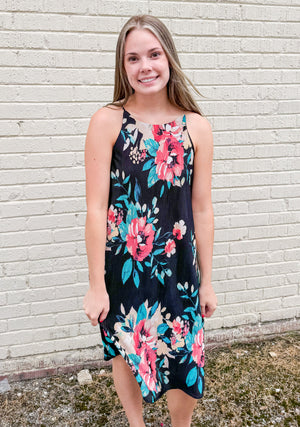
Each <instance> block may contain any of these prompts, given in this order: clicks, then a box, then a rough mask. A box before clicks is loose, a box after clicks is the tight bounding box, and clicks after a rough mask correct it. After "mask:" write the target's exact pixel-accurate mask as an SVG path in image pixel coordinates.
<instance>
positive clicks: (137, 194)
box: [134, 179, 141, 202]
mask: <svg viewBox="0 0 300 427" xmlns="http://www.w3.org/2000/svg"><path fill="white" fill-rule="evenodd" d="M140 194H141V187H140V185H139V183H138V182H137V179H136V180H135V187H134V198H135V201H136V202H138V201H139V197H140Z"/></svg>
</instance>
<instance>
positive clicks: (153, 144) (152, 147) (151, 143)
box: [144, 138, 159, 157]
mask: <svg viewBox="0 0 300 427" xmlns="http://www.w3.org/2000/svg"><path fill="white" fill-rule="evenodd" d="M144 143H145V146H146V148H147V150H148V152H149V155H150V156H151V157H155V156H156V152H157V150H158V149H159V143H158V142H157V141H155V140H154V139H152V138H149V139H145V141H144Z"/></svg>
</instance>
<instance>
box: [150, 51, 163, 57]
mask: <svg viewBox="0 0 300 427" xmlns="http://www.w3.org/2000/svg"><path fill="white" fill-rule="evenodd" d="M160 55H161V53H160V52H153V53H152V55H151V56H152V58H158V57H159V56H160Z"/></svg>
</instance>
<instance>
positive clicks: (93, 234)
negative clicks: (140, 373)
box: [83, 108, 116, 326]
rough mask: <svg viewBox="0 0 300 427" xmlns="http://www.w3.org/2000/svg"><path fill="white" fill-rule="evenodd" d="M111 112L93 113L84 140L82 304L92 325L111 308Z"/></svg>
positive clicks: (114, 138) (112, 126)
mask: <svg viewBox="0 0 300 427" xmlns="http://www.w3.org/2000/svg"><path fill="white" fill-rule="evenodd" d="M112 114H113V113H112V112H111V111H108V109H107V108H102V109H100V110H99V111H97V112H96V113H95V114H94V115H93V116H92V118H91V121H90V124H89V128H88V132H87V136H86V143H85V171H86V203H87V215H86V224H85V242H86V251H87V258H88V267H89V285H90V286H89V290H88V292H87V294H86V296H85V298H84V303H83V307H84V310H85V313H86V315H87V316H88V318H89V319H90V321H91V323H92V325H93V326H96V325H97V323H98V318H99V315H101V317H100V321H103V320H104V319H105V318H106V316H107V313H108V312H109V296H108V293H107V291H106V286H105V280H104V270H105V246H106V227H107V208H108V197H109V186H110V164H111V156H112V148H113V143H114V142H115V140H116V132H115V130H114V129H115V126H114V118H113V117H112ZM108 123H110V126H108V125H107V124H108Z"/></svg>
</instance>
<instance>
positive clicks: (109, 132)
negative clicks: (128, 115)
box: [88, 105, 123, 144]
mask: <svg viewBox="0 0 300 427" xmlns="http://www.w3.org/2000/svg"><path fill="white" fill-rule="evenodd" d="M122 117H123V109H122V107H116V106H114V105H113V106H111V105H109V106H105V107H102V108H100V109H99V110H98V111H96V112H95V113H94V114H93V115H92V117H91V119H90V123H89V128H88V136H92V137H93V140H96V139H98V140H99V139H101V140H104V141H105V143H111V144H113V143H115V141H116V139H117V137H118V135H119V133H120V131H121V128H122Z"/></svg>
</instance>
